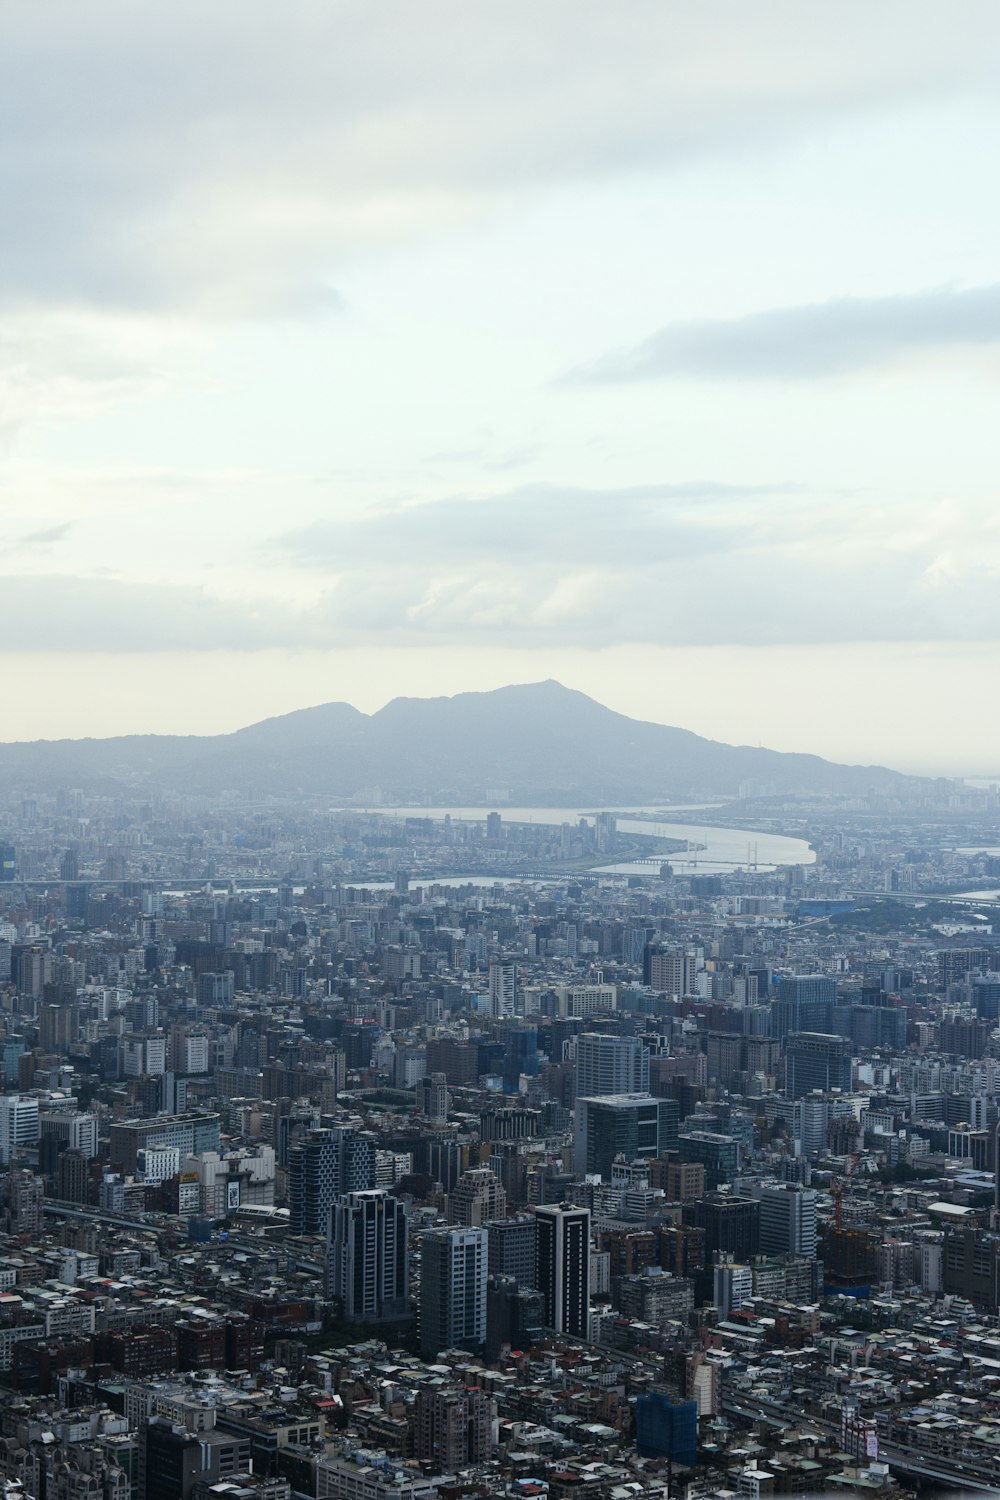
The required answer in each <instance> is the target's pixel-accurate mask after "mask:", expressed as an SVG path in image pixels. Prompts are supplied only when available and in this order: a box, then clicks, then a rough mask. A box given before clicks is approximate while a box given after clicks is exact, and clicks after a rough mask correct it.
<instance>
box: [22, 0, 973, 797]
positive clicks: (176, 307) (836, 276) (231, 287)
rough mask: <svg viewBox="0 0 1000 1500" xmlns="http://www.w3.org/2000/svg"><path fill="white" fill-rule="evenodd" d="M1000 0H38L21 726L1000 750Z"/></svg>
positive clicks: (38, 731)
mask: <svg viewBox="0 0 1000 1500" xmlns="http://www.w3.org/2000/svg"><path fill="white" fill-rule="evenodd" d="M998 83H1000V11H998V9H997V7H996V4H995V0H949V4H947V5H943V4H941V3H940V0H935V3H933V4H928V3H925V0H881V3H880V4H879V5H872V4H871V0H756V3H755V4H754V5H742V4H738V3H736V0H727V3H720V0H623V3H621V4H618V5H608V4H607V0H542V3H539V0H504V3H503V4H502V5H470V4H469V3H468V0H419V3H414V0H379V3H378V4H377V5H376V4H372V3H371V0H358V3H346V0H316V3H313V0H285V3H284V4H282V5H281V6H275V5H274V4H272V3H270V0H241V3H240V4H236V3H235V0H213V3H212V4H211V5H209V6H206V5H205V4H204V3H203V0H198V3H192V0H172V3H171V4H170V5H162V6H145V5H143V6H140V5H136V4H135V3H134V0H91V3H89V4H88V5H86V6H81V5H79V3H78V0H47V3H46V4H45V5H44V6H39V5H34V4H31V3H30V0H13V3H12V4H9V5H6V6H3V7H2V8H0V217H2V230H0V683H2V686H3V692H2V697H0V702H2V704H3V707H2V708H0V738H2V739H8V740H14V739H33V738H39V737H44V738H58V737H63V736H74V737H75V736H82V735H105V734H119V733H130V732H139V731H142V732H148V731H155V732H162V733H217V732H220V731H223V730H228V729H233V728H236V727H238V726H240V725H242V724H246V723H250V722H253V721H255V720H257V719H260V718H264V717H267V716H269V715H272V714H276V713H281V712H285V711H287V710H291V709H294V708H300V707H305V706H307V705H309V704H314V703H322V702H328V701H331V700H334V699H343V700H346V701H348V702H351V703H354V704H355V705H356V706H358V707H359V708H361V709H364V710H366V711H372V710H374V709H376V708H378V707H380V706H381V705H382V704H383V703H385V702H386V701H388V700H389V699H390V698H393V697H395V696H398V695H401V694H407V695H421V696H422V695H427V694H450V693H454V692H460V691H466V690H470V689H485V688H493V687H498V686H501V685H503V684H506V683H510V682H528V681H536V680H539V679H542V678H549V677H554V678H558V679H559V680H560V681H562V682H564V683H566V684H567V685H568V686H570V687H574V688H579V689H581V690H582V691H584V692H587V693H590V694H591V695H592V696H594V697H595V698H598V699H600V700H601V701H602V702H604V703H607V704H608V705H609V706H611V707H612V708H615V709H618V710H619V711H621V712H624V713H628V714H632V715H634V716H636V717H639V718H646V719H652V720H656V721H659V722H663V723H669V724H677V725H680V726H682V727H684V728H688V729H693V730H695V731H697V732H698V733H701V734H707V735H710V736H711V737H713V738H716V739H723V740H727V741H731V742H734V743H741V744H764V745H769V746H771V747H773V748H776V749H783V750H809V751H814V752H817V753H820V754H825V755H828V756H830V757H832V758H834V759H839V760H849V761H863V762H872V761H878V762H882V763H885V764H890V765H893V766H896V767H898V768H900V769H903V770H915V771H928V772H935V773H945V774H968V775H970V776H975V775H991V774H1000V693H997V692H996V691H995V683H996V680H997V674H998V668H1000V505H998V503H997V501H998V498H1000V497H998V478H1000V443H998V439H997V429H998V417H997V413H998V397H1000V195H998V194H997V192H996V190H995V186H994V181H993V179H994V176H995V170H996V169H995V163H996V161H997V160H998V159H1000V88H998Z"/></svg>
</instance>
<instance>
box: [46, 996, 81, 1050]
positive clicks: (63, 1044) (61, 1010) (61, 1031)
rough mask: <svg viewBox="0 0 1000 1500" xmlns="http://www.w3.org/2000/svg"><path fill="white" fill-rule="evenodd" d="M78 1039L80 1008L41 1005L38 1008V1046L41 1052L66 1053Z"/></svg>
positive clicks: (71, 1005)
mask: <svg viewBox="0 0 1000 1500" xmlns="http://www.w3.org/2000/svg"><path fill="white" fill-rule="evenodd" d="M79 1037H80V1007H79V1006H78V1005H75V1004H69V1005H41V1006H39V1008H38V1044H39V1046H40V1047H41V1049H42V1051H43V1052H68V1051H69V1049H70V1047H71V1046H73V1045H74V1044H75V1043H76V1042H77V1041H78V1040H79Z"/></svg>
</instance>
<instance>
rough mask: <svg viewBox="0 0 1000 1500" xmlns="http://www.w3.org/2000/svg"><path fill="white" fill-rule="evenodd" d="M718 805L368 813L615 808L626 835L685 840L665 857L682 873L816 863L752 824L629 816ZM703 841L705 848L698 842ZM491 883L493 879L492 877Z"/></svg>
mask: <svg viewBox="0 0 1000 1500" xmlns="http://www.w3.org/2000/svg"><path fill="white" fill-rule="evenodd" d="M717 806H719V804H718V803H714V802H697V803H682V804H678V805H677V806H672V807H648V808H647V807H627V808H620V807H607V808H595V807H594V806H593V805H592V804H591V805H590V806H589V807H586V808H581V809H579V810H577V809H574V808H570V807H377V808H369V809H368V811H369V812H373V813H383V814H385V815H386V816H387V817H396V818H445V817H450V818H452V819H453V820H454V821H456V822H462V823H467V822H482V821H483V820H484V819H485V818H486V817H487V816H488V815H489V814H490V813H491V812H498V813H499V814H500V816H501V817H502V818H503V819H504V820H505V821H506V822H508V823H545V824H555V825H556V826H557V827H558V826H559V825H560V824H562V823H577V822H579V820H580V819H581V818H585V819H586V820H587V822H588V823H592V822H593V821H594V817H595V814H596V813H598V812H611V813H614V814H615V815H616V817H617V820H618V828H619V830H620V831H621V832H622V833H625V834H643V833H644V834H651V835H653V836H654V837H656V838H664V839H681V840H686V841H687V842H688V843H689V844H691V845H692V846H694V847H692V849H691V850H690V852H689V853H687V854H685V853H677V854H671V855H665V856H664V859H665V860H666V862H667V863H669V864H670V866H671V868H672V869H673V870H674V871H675V873H676V874H678V875H717V874H726V873H727V872H729V871H732V870H735V869H739V868H742V869H746V868H747V867H748V866H752V867H755V868H756V869H758V870H763V871H772V870H775V869H777V868H778V867H779V866H782V865H811V864H813V863H814V862H815V859H816V852H815V850H814V849H813V848H812V847H811V845H810V844H809V843H808V842H807V841H806V840H805V839H798V838H790V837H788V836H787V835H785V834H780V833H760V832H758V831H757V830H756V829H752V828H716V827H714V826H713V825H711V824H709V825H706V826H703V825H701V824H699V823H698V822H697V821H690V820H688V821H685V822H683V823H673V822H666V821H664V822H660V821H658V820H657V821H652V820H649V819H648V818H630V817H629V816H628V814H629V813H640V812H641V813H647V814H650V813H658V812H662V813H672V812H675V813H697V812H700V811H702V810H704V809H707V808H710V807H711V808H714V807H717ZM698 846H701V847H698ZM651 868H652V867H651V866H650V865H648V864H630V863H625V864H612V865H602V866H599V867H598V871H599V873H601V874H608V875H649V874H650V871H651ZM490 883H492V882H490Z"/></svg>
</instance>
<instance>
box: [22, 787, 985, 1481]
mask: <svg viewBox="0 0 1000 1500" xmlns="http://www.w3.org/2000/svg"><path fill="white" fill-rule="evenodd" d="M657 814H658V817H654V815H657ZM559 816H560V815H559V814H558V811H555V810H538V811H537V813H536V814H535V815H533V816H530V820H529V815H527V814H526V813H525V811H524V810H514V811H511V810H509V809H507V808H506V807H505V805H504V803H503V801H502V799H501V801H500V802H499V804H498V805H497V806H494V807H493V808H492V809H489V808H486V807H483V808H481V809H479V810H472V809H468V810H465V812H464V814H463V815H459V814H458V813H455V814H448V813H447V812H446V811H445V810H444V809H438V808H428V809H425V810H420V809H406V810H402V811H394V810H393V809H391V808H388V807H385V808H378V807H375V808H368V809H363V808H359V807H340V808H331V807H329V806H324V805H322V804H321V803H319V802H317V801H310V800H308V799H302V798H299V799H292V798H287V799H284V800H282V799H280V798H269V799H266V800H263V799H262V800H258V801H256V802H253V801H250V800H248V799H246V798H236V797H222V798H217V799H214V800H212V799H208V798H201V799H199V798H184V797H181V796H179V795H173V794H170V795H162V794H161V795H156V794H153V795H149V794H148V793H147V792H145V791H144V792H143V793H142V794H141V795H138V796H136V797H130V796H129V795H128V794H127V793H125V792H122V793H121V794H120V795H115V796H108V795H103V794H101V793H99V792H95V791H91V790H84V789H79V788H71V787H66V788H62V789H59V790H56V791H54V792H50V791H47V790H43V791H39V792H37V793H33V794H30V795H25V794H24V793H23V791H20V790H19V791H18V792H17V794H16V795H10V796H8V798H7V801H6V802H5V803H4V804H3V806H2V811H0V997H2V1003H3V1016H2V1027H3V1033H2V1036H0V1063H2V1067H3V1073H4V1092H3V1094H2V1095H0V1227H2V1231H3V1238H2V1244H0V1282H2V1291H0V1382H2V1391H0V1475H2V1480H3V1484H4V1486H5V1488H4V1493H5V1494H7V1495H9V1496H19V1495H23V1496H25V1497H29V1496H30V1497H40V1500H41V1497H44V1500H83V1497H88V1500H90V1497H93V1500H98V1497H100V1500H177V1497H183V1500H216V1497H218V1500H230V1497H231V1500H240V1497H245V1500H291V1497H293V1496H294V1497H299V1496H302V1497H305V1496H315V1497H342V1500H393V1497H395V1500H430V1497H433V1496H441V1497H443V1500H457V1497H460V1496H469V1497H475V1496H488V1495H489V1496H495V1495H503V1496H509V1497H512V1500H513V1497H518V1496H520V1497H551V1500H563V1497H570V1496H576V1495H580V1496H587V1497H593V1500H626V1497H631V1496H637V1495H640V1494H652V1495H663V1496H664V1497H669V1496H677V1497H683V1500H702V1497H706V1500H707V1497H712V1496H722V1497H725V1496H730V1495H732V1496H746V1497H750V1500H758V1497H760V1496H767V1495H771V1494H785V1493H796V1494H804V1493H813V1492H817V1491H819V1490H825V1491H828V1492H830V1493H832V1492H833V1491H834V1490H836V1491H838V1492H843V1493H849V1492H855V1493H871V1492H877V1493H879V1494H880V1495H885V1496H887V1497H896V1496H902V1495H907V1494H910V1493H914V1492H916V1491H917V1490H918V1489H920V1488H922V1487H926V1486H927V1485H930V1486H932V1487H934V1488H936V1489H939V1490H940V1489H956V1490H957V1489H964V1490H976V1489H991V1488H993V1487H994V1486H995V1485H996V1481H997V1476H998V1473H1000V1468H998V1465H1000V1223H998V1216H997V1204H998V1198H997V1190H996V1185H997V1181H998V1174H1000V1165H998V1157H997V1149H996V1138H997V1127H998V1120H1000V1112H998V1102H1000V1100H998V1095H1000V1029H998V1028H1000V941H998V940H997V939H995V938H994V934H993V914H994V911H995V909H996V906H997V904H1000V890H997V889H991V888H990V886H991V882H994V883H995V882H997V879H998V876H1000V805H998V799H997V794H996V789H995V787H986V788H979V787H976V786H967V785H966V784H964V783H961V782H948V781H940V782H921V783H917V782H914V784H913V787H912V789H911V792H910V794H909V796H908V797H907V798H906V799H904V800H900V801H898V802H897V803H896V804H895V805H892V804H891V803H890V802H889V801H888V800H887V799H886V797H885V796H884V794H881V793H880V794H878V795H873V796H871V797H870V798H868V799H864V798H860V799H853V800H850V801H849V800H848V799H846V798H841V799H839V800H838V799H836V798H833V797H826V798H823V797H819V796H816V795H813V794H803V795H801V796H799V797H794V796H787V795H786V796H781V797H779V796H776V795H775V794H774V793H773V792H772V791H770V790H769V789H768V788H766V787H756V786H745V787H743V788H741V792H740V797H739V798H736V799H733V800H731V801H729V802H723V803H716V804H714V805H712V806H711V807H704V808H702V809H700V810H697V811H693V810H692V811H688V812H686V813H685V812H683V811H680V810H673V811H671V810H670V809H669V808H664V809H658V808H656V807H653V806H651V807H650V808H649V809H648V810H647V812H646V814H645V815H644V816H646V818H647V819H650V820H652V821H649V824H648V827H649V831H648V832H646V831H644V830H643V820H642V816H641V815H640V814H639V812H638V810H637V809H634V808H632V809H626V810H624V811H623V812H616V811H615V810H614V809H606V810H601V809H591V810H590V812H589V813H587V814H579V813H577V812H575V811H574V812H567V813H566V814H565V816H564V817H562V818H561V820H560V821H555V820H556V818H558V817H559ZM667 818H672V819H674V820H675V822H673V823H670V824H669V825H664V823H663V821H662V820H663V819H667ZM685 818H687V819H689V820H694V821H690V822H689V823H688V824H687V827H688V828H689V830H690V832H689V837H687V838H682V837H678V836H677V835H678V833H679V828H678V826H677V822H676V820H681V822H682V824H683V820H684V819H685ZM665 827H666V828H668V829H669V833H666V832H665V831H664V830H665ZM779 835H780V839H779V844H780V848H781V852H782V854H783V855H784V856H785V858H787V857H788V855H789V852H790V851H791V852H792V855H793V856H794V858H795V860H796V862H782V863H775V862H771V861H769V859H768V854H769V853H773V852H774V849H775V848H776V847H777V845H775V843H774V841H775V839H776V838H778V836H779ZM720 838H724V840H725V841H726V844H727V847H729V848H732V847H733V845H734V844H735V845H739V846H740V847H745V848H746V857H745V858H743V859H742V860H740V859H733V860H730V861H728V862H726V861H725V860H723V859H721V858H718V857H717V856H718V854H719V848H720V847H721V845H720V844H719V839H720Z"/></svg>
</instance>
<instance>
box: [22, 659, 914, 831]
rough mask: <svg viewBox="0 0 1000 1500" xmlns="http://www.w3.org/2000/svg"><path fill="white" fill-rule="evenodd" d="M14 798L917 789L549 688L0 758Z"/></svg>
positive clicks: (535, 797)
mask: <svg viewBox="0 0 1000 1500" xmlns="http://www.w3.org/2000/svg"><path fill="white" fill-rule="evenodd" d="M0 778H2V779H3V781H4V782H6V783H7V785H8V788H9V789H11V788H13V789H21V790H24V791H29V790H45V789H48V788H50V787H54V786H57V785H62V786H65V785H74V786H82V787H84V788H85V789H87V788H89V789H90V790H92V791H97V790H99V789H104V790H107V791H108V792H111V791H120V790H121V789H122V788H123V787H126V786H128V787H132V788H133V789H135V788H139V789H144V788H145V789H148V790H150V791H153V790H156V789H162V790H171V791H176V792H188V793H192V794H204V795H217V794H219V793H221V792H226V791H235V792H239V793H244V794H257V795H262V796H267V795H282V794H287V793H296V794H298V793H301V794H304V795H315V796H329V797H331V798H332V799H337V798H342V799H344V800H352V799H353V800H358V799H360V798H361V796H362V794H363V793H364V792H366V791H367V792H370V793H371V794H372V800H374V798H375V793H376V792H378V793H380V794H381V796H382V798H383V799H384V800H385V799H388V798H392V799H394V800H396V801H398V802H399V803H406V802H412V801H426V800H428V799H429V800H430V801H431V802H434V801H440V802H449V801H452V802H472V801H484V800H486V793H487V791H489V790H497V789H499V790H501V791H504V792H506V793H507V794H508V796H509V799H510V800H511V802H513V803H515V804H516V803H517V802H531V801H535V802H538V803H543V802H546V801H556V800H560V799H565V800H567V801H573V800H578V799H584V800H593V799H598V798H601V799H605V800H608V801H614V800H618V801H631V802H634V801H638V800H641V799H645V798H661V797H666V796H671V797H675V796H677V795H691V794H692V793H698V794H699V795H704V794H716V793H717V794H720V795H732V794H734V793H735V792H736V791H737V790H738V789H739V786H740V784H741V783H743V782H747V781H757V782H762V783H764V784H766V785H767V786H769V787H773V789H774V790H775V791H776V792H779V793H780V792H786V793H787V792H792V791H796V790H801V791H809V792H814V793H815V792H829V793H840V794H845V793H846V794H851V793H854V794H862V793H864V792H868V791H872V790H875V791H882V792H886V791H891V790H893V789H899V788H902V787H903V786H904V785H905V784H912V783H913V782H916V781H920V780H922V779H923V778H917V777H910V776H905V775H904V774H903V773H901V772H898V771H893V770H891V769H889V768H887V767H884V766H858V765H841V764H838V763H837V762H834V761H829V760H825V759H823V758H822V757H821V756H817V755H810V754H805V753H798V752H788V751H778V750H769V749H764V748H762V747H759V746H757V747H755V746H750V745H730V744H727V743H726V742H724V741H721V740H711V739H706V738H704V737H702V736H700V735H697V734H695V733H694V732H693V731H692V730H689V729H681V728H677V727H675V726H671V725H665V724H655V723H652V722H650V721H647V720H642V719H632V718H629V717H628V716H627V715H626V714H621V713H618V712H617V711H616V710H614V709H609V708H606V707H605V706H604V705H603V704H601V703H598V702H597V701H596V699H593V698H590V697H588V695H587V694H585V693H582V692H579V691H578V690H576V689H573V688H567V687H564V686H563V685H562V684H561V683H559V682H555V681H553V680H551V679H549V680H547V681H543V682H535V683H521V684H513V685H511V686H508V687H503V688H496V689H493V690H491V691H483V692H466V693H458V694H455V695H454V696H451V697H446V696H442V697H435V698H417V697H399V698H393V699H392V700H390V702H388V703H386V704H385V705H383V707H382V708H380V709H378V710H376V711H375V712H374V713H372V714H365V713H362V712H361V710H359V709H357V708H354V707H353V706H352V705H351V704H349V703H344V702H339V701H332V702H328V703H322V704H317V705H315V706H313V707H310V708H303V709H295V710H293V711H292V712H291V713H287V714H280V715H275V716H272V717H269V718H266V719H261V720H257V721H255V722H254V723H251V724H247V725H245V726H244V727H242V728H240V729H236V730H233V731H231V732H230V733H228V734H222V735H149V734H143V735H118V736H113V737H109V738H107V739H97V738H94V737H88V738H85V739H79V740H74V739H60V740H34V741H31V740H22V741H13V742H7V743H0Z"/></svg>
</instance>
